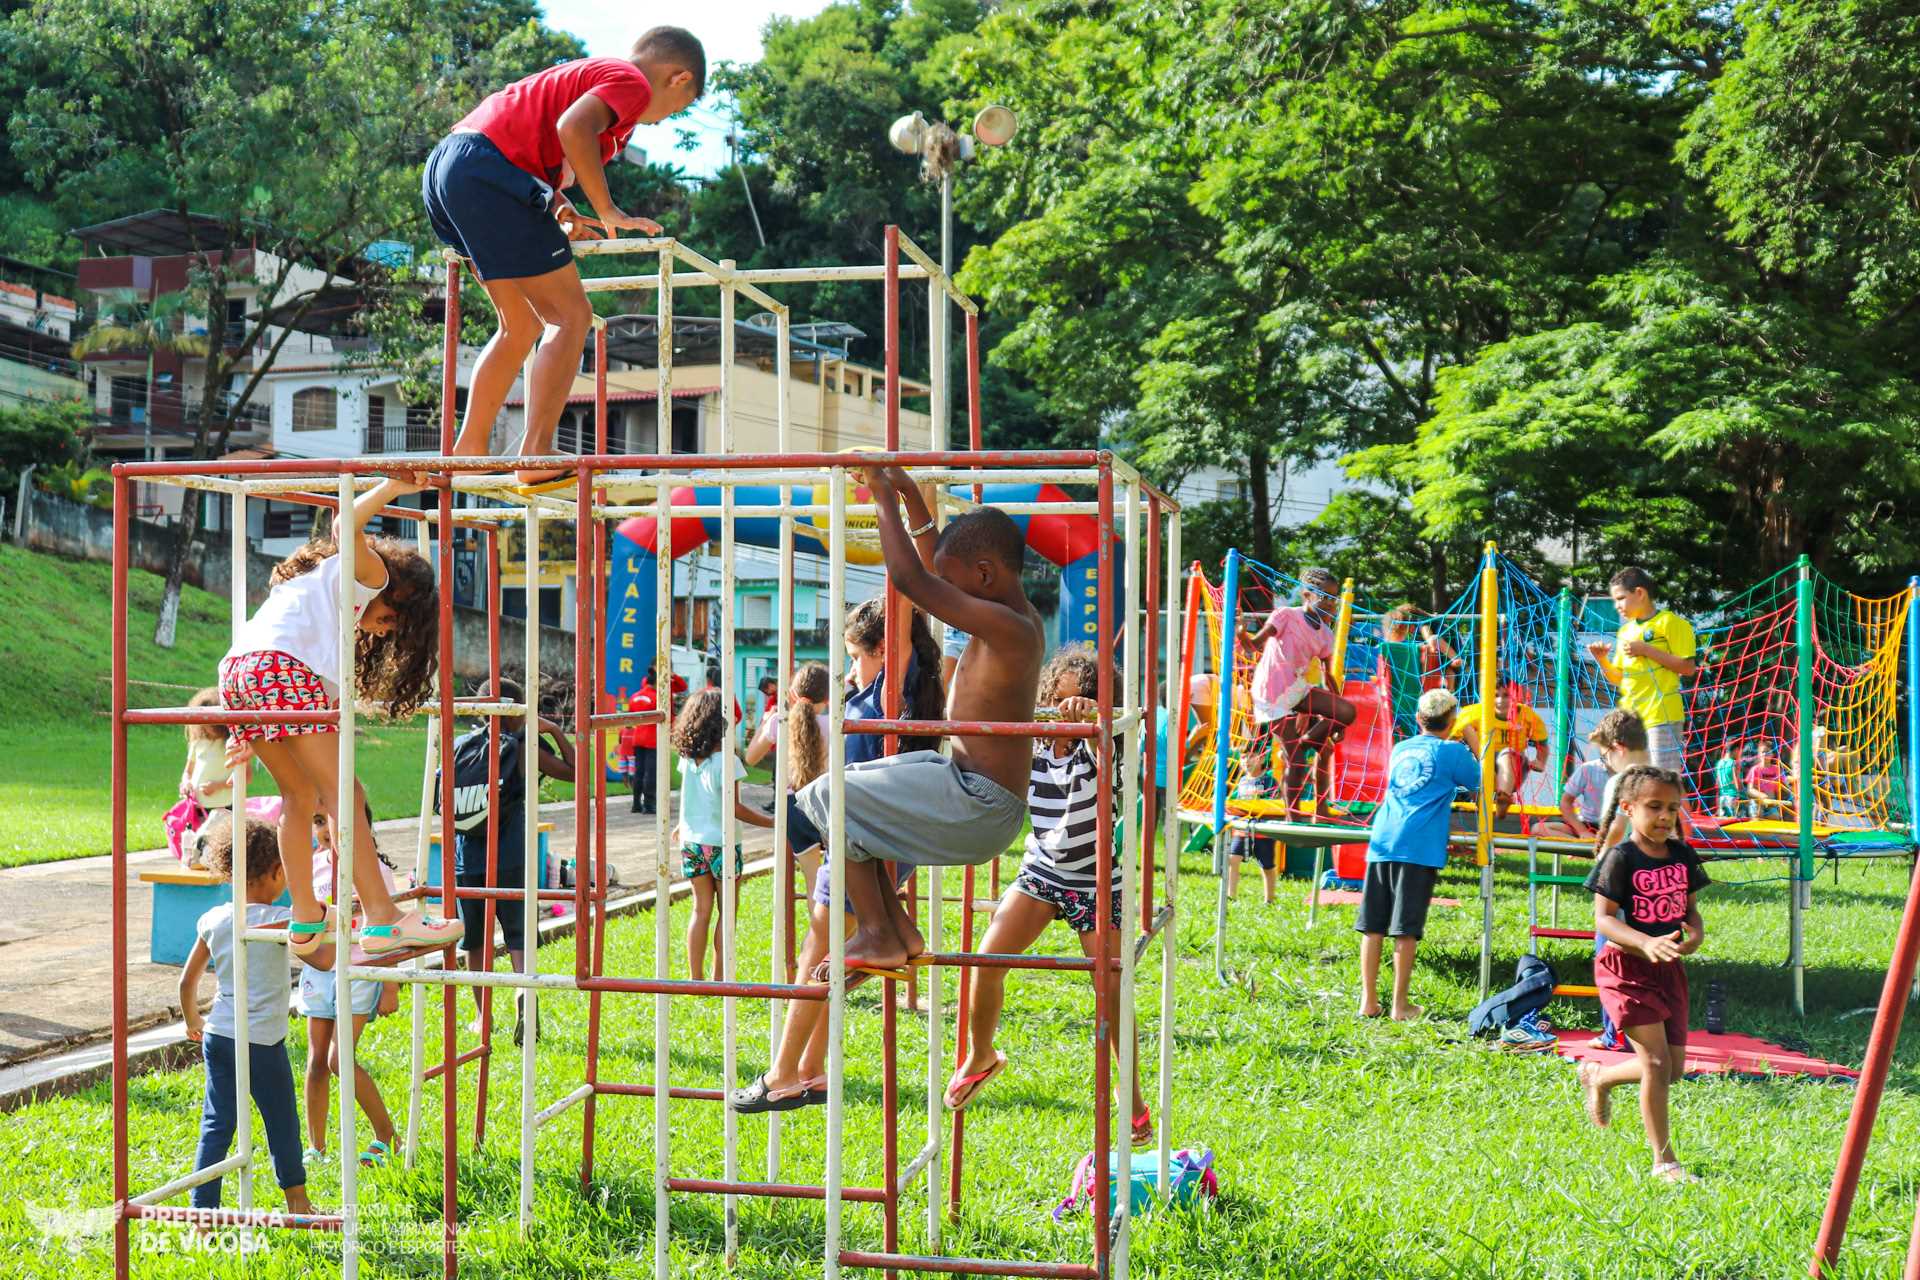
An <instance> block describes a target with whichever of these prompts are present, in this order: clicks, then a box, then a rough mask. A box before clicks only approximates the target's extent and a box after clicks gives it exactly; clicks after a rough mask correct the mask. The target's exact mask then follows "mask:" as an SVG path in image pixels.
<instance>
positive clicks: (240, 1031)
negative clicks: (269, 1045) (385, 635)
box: [187, 493, 353, 1210]
mask: <svg viewBox="0 0 1920 1280" xmlns="http://www.w3.org/2000/svg"><path fill="white" fill-rule="evenodd" d="M187 501H188V502H202V501H204V499H202V498H199V497H189V498H188V499H187ZM228 510H229V511H230V512H231V514H232V519H231V520H230V521H229V522H228V524H229V526H230V527H229V531H228V549H229V550H230V551H231V552H232V554H233V567H232V569H231V570H230V571H229V577H230V581H231V584H232V597H231V606H232V609H231V612H232V618H233V634H234V635H236V636H238V635H239V634H240V633H241V630H242V629H243V628H244V627H245V626H246V625H247V498H246V495H245V494H242V493H236V494H234V495H233V496H232V505H231V506H230V507H229V508H228ZM342 590H343V591H344V590H345V588H344V587H343V588H342ZM346 652H347V653H349V654H350V653H352V652H353V650H351V649H348V650H346ZM230 813H231V818H230V824H229V827H228V830H229V831H230V832H231V834H232V836H233V866H232V867H231V868H230V869H229V871H228V878H227V883H228V888H229V892H230V893H231V895H232V896H230V897H229V898H228V899H227V901H228V902H229V903H230V904H232V908H233V1089H234V1094H235V1098H234V1104H233V1105H234V1115H236V1116H238V1117H241V1119H243V1120H244V1121H245V1123H243V1124H236V1125H235V1126H234V1138H235V1154H236V1155H237V1157H238V1158H239V1160H240V1165H239V1168H240V1169H241V1171H242V1172H241V1174H240V1178H239V1182H240V1191H239V1197H238V1201H239V1205H240V1208H241V1209H243V1210H244V1209H248V1208H251V1207H252V1205H253V1036H252V1035H251V1034H250V1032H251V1030H252V1027H253V1010H252V1008H251V1001H250V999H249V996H250V993H251V991H252V987H251V986H250V984H249V983H248V981H247V967H248V966H247V959H248V956H247V931H248V928H249V925H250V922H249V920H248V919H247V915H248V912H247V777H246V770H244V769H235V770H234V771H233V808H232V810H231V811H230ZM285 938H286V935H285V934H284V933H283V934H282V935H281V940H282V942H284V941H285ZM276 963H277V961H276Z"/></svg>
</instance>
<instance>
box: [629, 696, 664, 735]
mask: <svg viewBox="0 0 1920 1280" xmlns="http://www.w3.org/2000/svg"><path fill="white" fill-rule="evenodd" d="M627 710H629V711H651V710H653V685H652V684H643V685H641V686H640V690H639V692H637V693H635V694H634V695H633V697H631V698H629V699H627ZM628 727H629V728H630V729H631V730H632V732H633V745H634V746H636V747H652V746H654V745H655V744H656V743H657V742H659V740H660V726H659V725H657V724H653V723H651V722H649V723H647V724H636V725H630V726H628Z"/></svg>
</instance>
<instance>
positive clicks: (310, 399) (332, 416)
mask: <svg viewBox="0 0 1920 1280" xmlns="http://www.w3.org/2000/svg"><path fill="white" fill-rule="evenodd" d="M339 421H340V397H339V396H336V395H335V394H334V393H333V388H332V387H308V388H306V389H305V390H302V391H296V392H294V393H293V429H294V430H295V431H331V430H333V429H334V428H335V427H336V426H338V425H339Z"/></svg>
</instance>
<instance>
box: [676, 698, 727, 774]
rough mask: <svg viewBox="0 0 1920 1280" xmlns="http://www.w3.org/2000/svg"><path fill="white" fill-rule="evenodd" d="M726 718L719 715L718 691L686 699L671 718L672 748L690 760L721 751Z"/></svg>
mask: <svg viewBox="0 0 1920 1280" xmlns="http://www.w3.org/2000/svg"><path fill="white" fill-rule="evenodd" d="M726 733H727V722H726V718H725V717H724V716H722V715H721V713H720V691H719V690H718V689H702V690H701V691H700V692H699V693H696V694H694V695H693V696H692V697H691V698H688V699H687V705H686V706H684V707H682V708H681V709H680V714H679V715H677V716H675V717H674V718H673V749H674V752H675V753H676V754H678V755H682V756H685V757H686V758H687V759H689V760H694V761H699V760H705V759H706V758H707V757H708V756H710V755H712V754H713V753H714V752H716V751H718V750H719V749H720V740H721V739H722V738H724V737H725V736H726Z"/></svg>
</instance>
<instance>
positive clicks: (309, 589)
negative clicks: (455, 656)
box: [220, 477, 460, 967]
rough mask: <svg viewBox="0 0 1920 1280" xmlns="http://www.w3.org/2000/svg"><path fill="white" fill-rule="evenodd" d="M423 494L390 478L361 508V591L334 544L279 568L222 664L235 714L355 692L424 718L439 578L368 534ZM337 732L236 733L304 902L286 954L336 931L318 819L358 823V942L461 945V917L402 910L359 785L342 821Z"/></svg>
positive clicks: (356, 518)
mask: <svg viewBox="0 0 1920 1280" xmlns="http://www.w3.org/2000/svg"><path fill="white" fill-rule="evenodd" d="M421 487H422V486H421V485H420V484H419V483H417V482H416V481H414V480H413V479H412V478H410V477H409V478H393V479H388V480H385V481H383V482H381V483H380V484H379V485H377V486H375V487H374V488H373V489H371V490H369V491H368V492H366V493H365V494H362V495H361V496H360V498H359V499H358V500H356V501H355V502H354V504H353V526H354V528H355V529H357V530H359V531H360V534H359V537H360V544H359V546H357V547H356V548H355V549H354V574H353V581H352V582H351V583H343V582H342V581H341V579H342V577H343V576H344V575H343V574H342V572H341V562H340V554H339V547H338V546H337V545H335V544H334V543H333V542H332V541H331V540H327V541H315V542H310V543H308V544H307V545H306V546H304V547H302V548H300V550H298V551H296V552H294V553H293V554H292V555H290V556H288V557H287V558H286V559H285V560H283V561H281V562H280V563H279V564H278V565H277V566H275V568H274V571H273V576H272V579H271V581H272V591H271V592H270V593H269V594H268V596H267V599H266V603H264V604H262V605H261V606H260V608H259V609H258V610H257V611H256V612H255V613H254V615H253V617H252V618H250V619H248V621H247V623H246V625H245V626H243V627H241V628H240V629H239V631H238V634H237V635H236V636H235V637H234V641H233V647H232V648H231V649H229V650H227V656H226V657H225V658H222V659H221V661H220V698H221V701H222V702H223V703H225V704H226V706H227V708H228V709H229V710H233V711H321V710H327V711H331V710H337V709H338V708H339V706H340V700H341V698H342V697H343V696H345V697H355V696H357V697H362V698H369V699H372V700H374V701H376V702H380V703H384V704H385V714H386V716H387V718H388V719H391V720H405V719H407V718H408V717H409V716H411V715H413V713H414V712H415V711H416V710H417V709H418V708H419V706H420V704H421V703H422V702H423V701H424V700H425V699H426V697H427V696H428V693H429V691H430V690H431V688H432V686H433V676H434V669H435V665H436V655H437V654H438V651H439V643H440V598H439V593H438V591H437V590H436V588H435V586H434V581H433V569H432V568H431V567H430V566H429V565H428V564H427V562H426V560H425V559H423V558H422V557H421V556H420V554H419V553H418V552H416V551H414V550H413V549H412V548H411V547H409V546H408V545H407V544H405V543H403V542H399V541H397V540H395V539H392V538H381V537H375V536H373V535H371V534H368V533H367V532H366V527H367V522H368V521H369V520H371V519H372V518H373V517H374V516H375V515H376V514H378V512H379V511H380V509H381V508H382V507H384V506H386V504H387V502H388V501H389V500H390V499H392V498H393V497H395V496H396V495H398V494H402V493H413V492H416V491H417V490H419V489H420V488H421ZM348 591H350V592H351V595H352V608H353V611H354V614H355V615H356V626H357V631H356V632H355V643H354V652H353V654H352V655H351V658H352V668H351V670H349V669H348V666H347V658H348V655H346V654H343V653H341V651H340V650H341V644H340V603H341V597H342V593H343V592H348ZM338 733H339V728H338V727H337V726H335V725H330V724H310V723H309V724H272V723H269V724H248V725H235V726H234V727H233V729H232V730H231V732H230V734H229V738H230V741H231V742H232V747H231V749H230V750H229V753H228V754H229V756H230V757H232V759H233V760H234V761H236V762H237V761H239V760H242V759H246V758H248V757H249V756H252V757H257V758H258V759H259V761H260V762H261V763H262V764H264V765H265V766H266V767H267V772H268V773H270V774H272V775H273V780H274V783H275V784H276V785H277V786H278V788H279V790H280V797H281V800H282V804H281V808H280V829H279V841H280V859H281V861H282V863H284V864H285V866H286V871H287V887H288V890H289V892H291V893H292V895H293V921H292V923H291V924H289V925H288V927H287V946H288V949H289V950H291V951H292V952H293V954H294V955H296V956H300V957H303V958H304V957H307V956H310V955H313V953H314V952H315V951H316V950H317V949H318V948H319V947H320V946H321V944H322V943H324V942H325V941H327V940H328V935H329V934H330V933H331V932H332V922H333V916H334V908H332V907H331V906H327V905H325V904H323V903H322V902H321V901H320V899H319V897H318V895H316V894H315V893H314V891H313V846H312V842H311V832H310V830H309V827H308V824H309V822H310V821H311V819H312V816H313V815H314V814H316V813H326V814H328V815H330V816H332V817H333V819H334V820H335V822H336V823H338V822H340V821H341V820H343V819H345V820H349V821H352V822H353V823H354V838H353V848H354V853H355V856H354V859H353V864H354V865H353V868H352V873H353V874H352V878H353V887H354V889H355V890H356V891H357V892H358V894H359V896H360V907H361V920H360V925H359V927H358V928H357V929H356V930H355V931H354V932H355V938H356V941H358V942H359V943H360V945H361V947H362V948H363V949H365V950H366V951H368V952H371V953H374V954H379V953H382V952H387V951H393V950H396V949H399V948H404V947H421V946H434V947H442V946H446V945H447V944H449V943H452V942H455V941H458V940H459V937H460V922H459V921H457V920H440V919H437V918H435V917H433V916H427V915H417V914H414V913H411V912H403V911H401V910H400V907H399V905H398V904H396V903H395V902H394V900H393V895H392V893H390V892H389V891H388V889H387V885H386V881H385V880H383V879H382V878H381V875H380V868H379V866H378V864H377V863H376V862H375V861H374V855H373V847H374V846H373V828H372V825H371V824H370V823H369V821H368V819H367V812H366V792H365V791H364V790H362V789H361V787H360V785H359V783H358V782H357V781H356V782H355V783H354V791H355V794H356V797H357V799H356V802H355V804H354V806H353V813H352V814H351V815H343V814H340V813H336V812H335V806H336V803H337V797H338V795H339V783H340V777H339V754H338V739H337V738H336V737H335V735H336V734H338ZM315 962H316V963H319V962H320V957H315ZM322 967H326V966H325V965H324V964H323V965H322Z"/></svg>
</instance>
